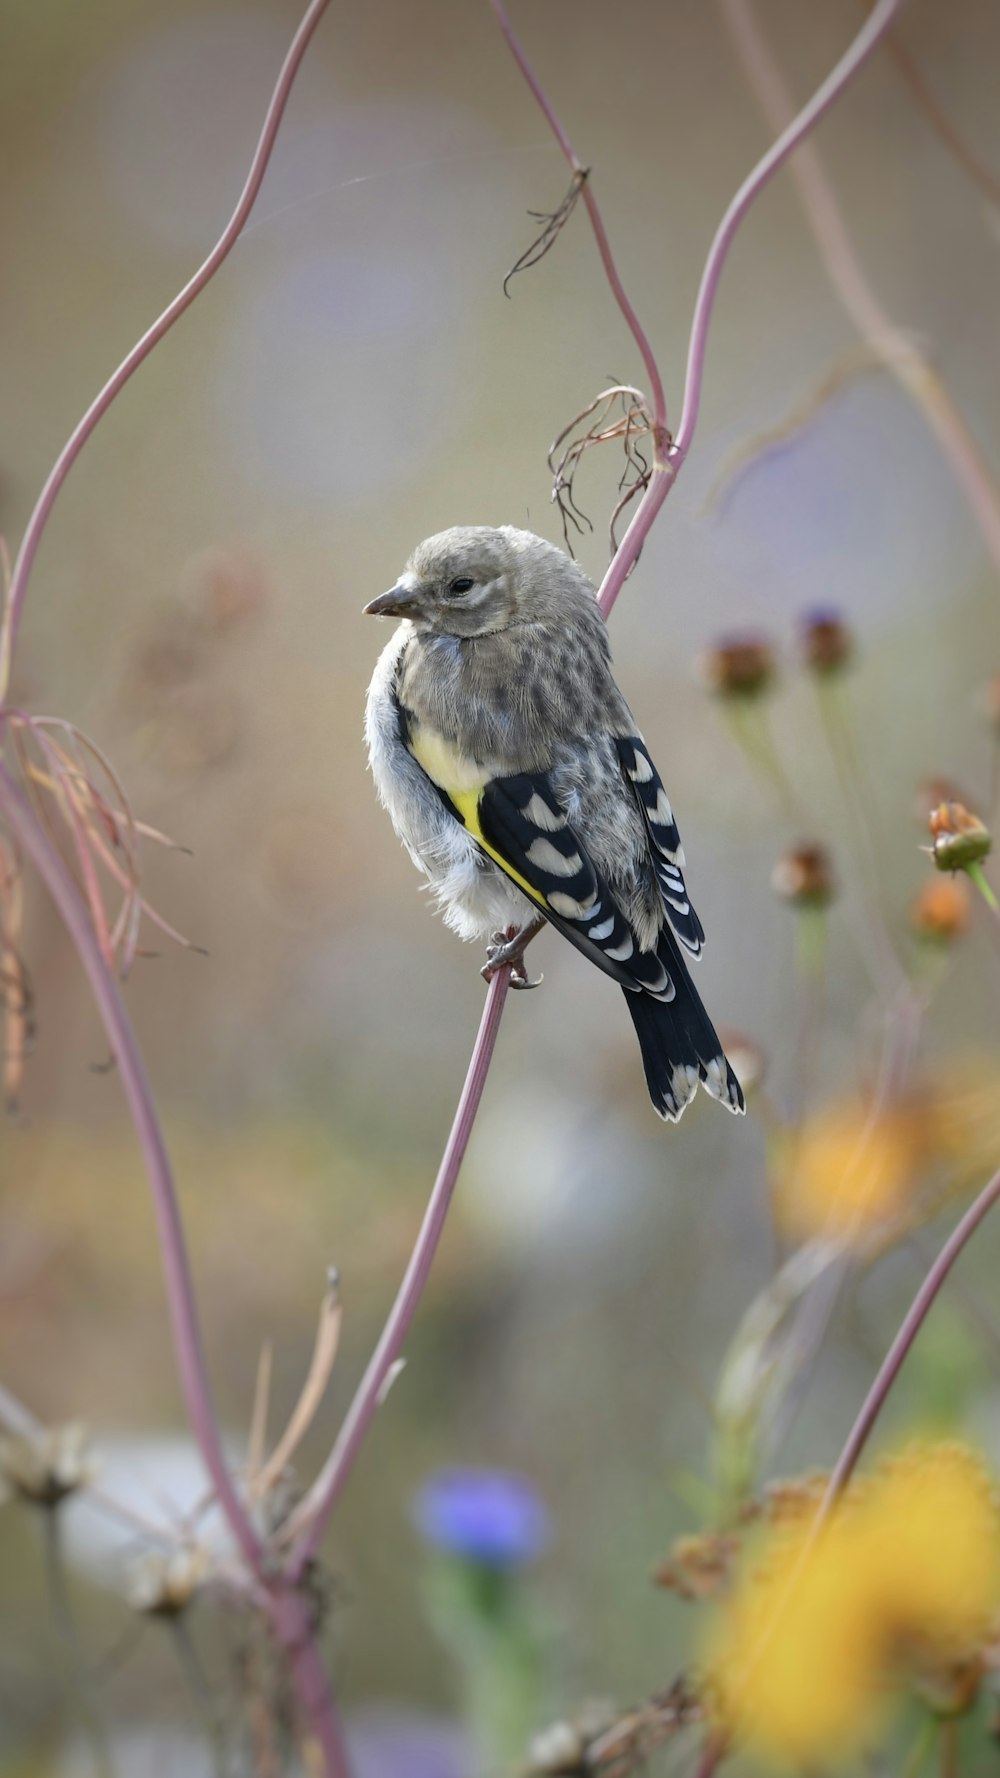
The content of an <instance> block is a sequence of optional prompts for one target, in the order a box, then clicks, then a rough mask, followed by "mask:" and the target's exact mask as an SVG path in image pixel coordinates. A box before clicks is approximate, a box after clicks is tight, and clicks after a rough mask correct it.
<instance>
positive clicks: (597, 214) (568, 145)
mask: <svg viewBox="0 0 1000 1778" xmlns="http://www.w3.org/2000/svg"><path fill="white" fill-rule="evenodd" d="M490 5H491V6H492V8H493V11H494V13H495V14H496V18H497V22H498V24H499V26H500V29H501V31H502V32H503V34H504V36H505V38H506V39H507V43H508V46H509V48H510V52H511V55H512V56H513V57H514V60H515V62H516V63H517V65H518V67H519V68H520V70H521V73H522V74H523V76H524V79H525V81H526V82H527V85H528V86H529V88H530V89H531V92H532V94H533V95H534V98H535V101H536V103H537V105H538V107H539V110H540V111H541V112H542V115H543V116H544V118H545V120H546V122H547V123H548V126H549V129H550V130H551V131H552V134H553V135H554V137H555V139H556V141H557V142H558V144H559V146H560V148H561V149H562V151H563V154H564V155H565V157H566V159H567V161H568V162H569V165H570V168H571V171H572V173H573V178H574V181H577V180H578V181H579V185H580V192H581V194H582V197H583V201H584V203H585V204H586V206H587V215H588V216H589V217H590V226H591V228H592V229H593V231H594V238H595V240H596V242H597V251H598V253H599V254H600V256H601V264H602V265H603V267H604V272H605V276H606V277H607V280H608V283H609V284H610V286H611V291H612V295H613V296H614V299H615V302H616V303H617V304H618V307H619V309H620V310H621V312H622V315H623V316H624V318H625V324H626V326H627V327H628V330H629V332H630V334H631V335H632V338H633V339H634V341H635V343H636V345H637V347H638V349H639V356H640V357H641V359H642V362H643V365H644V366H645V370H646V376H647V377H648V379H649V387H650V392H651V394H652V397H653V422H654V429H655V435H656V437H657V442H658V443H666V437H667V398H666V395H665V394H664V390H663V378H662V377H661V375H660V367H659V365H658V364H657V362H656V354H655V353H654V351H653V348H652V346H651V345H650V343H649V340H648V338H647V336H646V332H645V329H644V327H643V325H642V323H641V321H640V320H639V317H638V315H637V314H636V312H635V310H634V308H633V307H632V304H631V303H630V301H629V299H628V297H627V295H626V293H625V286H624V285H623V283H622V281H621V278H620V277H619V275H618V267H617V266H616V264H615V260H614V255H613V253H612V251H611V243H610V241H609V240H608V235H607V230H606V229H605V226H604V218H603V216H602V215H601V211H600V207H599V205H598V202H597V199H596V198H595V196H594V193H593V188H592V181H591V178H590V169H589V167H585V166H584V164H583V162H582V161H580V160H578V159H577V156H576V150H575V149H574V147H573V144H572V142H571V141H570V139H569V137H568V136H567V134H566V131H565V130H564V129H563V126H562V124H561V123H560V121H559V118H558V116H557V115H556V112H555V108H554V106H553V105H552V103H551V100H550V99H549V98H548V95H547V94H546V92H545V90H544V88H543V87H542V85H541V83H540V81H539V80H538V78H537V76H536V75H535V73H534V70H533V69H532V66H531V63H530V62H529V61H528V58H527V56H526V55H525V53H524V51H523V49H522V48H521V45H520V43H519V42H518V39H517V38H516V37H515V35H514V31H513V27H512V26H511V22H510V20H509V18H508V17H507V9H506V7H505V6H504V3H503V0H490Z"/></svg>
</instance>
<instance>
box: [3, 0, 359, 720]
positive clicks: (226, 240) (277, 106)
mask: <svg viewBox="0 0 1000 1778" xmlns="http://www.w3.org/2000/svg"><path fill="white" fill-rule="evenodd" d="M329 3H330V0H311V3H310V5H309V6H307V8H306V10H305V13H304V14H303V17H302V21H301V23H300V25H299V28H298V30H297V31H296V33H295V36H294V37H293V38H292V41H291V44H290V45H289V49H288V54H287V55H286V57H285V60H284V62H283V63H282V66H281V70H280V72H279V75H278V79H277V82H276V84H275V88H274V91H273V93H272V94H271V98H270V101H269V103H268V107H267V111H266V112H265V114H264V123H263V127H262V129H261V133H260V139H259V141H258V143H257V147H256V149H255V150H254V155H253V159H252V161H251V162H250V171H249V172H248V174H247V178H246V184H245V185H244V187H243V190H242V192H241V193H240V197H239V202H238V203H237V205H236V208H235V210H234V211H233V213H232V216H231V217H230V219H229V221H228V222H227V224H226V226H225V228H224V229H223V231H222V234H221V235H220V236H219V239H218V241H217V242H216V244H215V246H214V247H213V248H212V251H211V253H210V254H209V255H208V258H207V259H206V260H205V261H204V263H203V264H202V265H201V266H200V267H199V269H198V270H197V271H196V272H195V274H194V277H193V278H191V279H190V280H189V281H188V283H187V284H185V286H184V288H183V290H181V291H179V292H178V294H177V295H176V296H175V297H174V299H173V302H171V303H169V304H168V305H167V307H166V308H165V309H164V311H163V313H162V315H160V316H159V317H158V319H157V320H156V321H154V322H153V325H152V327H150V328H148V329H147V331H146V332H145V333H144V334H143V336H142V338H141V339H140V340H137V341H136V344H135V345H134V346H133V347H132V350H131V352H129V354H128V356H127V357H126V358H123V360H122V362H121V364H120V365H119V366H118V369H117V370H116V371H115V373H114V375H113V376H111V377H109V379H108V381H107V382H106V383H105V385H104V387H103V389H102V390H101V391H100V393H99V394H98V395H96V396H95V398H94V400H93V401H92V402H91V404H90V406H89V407H88V409H87V411H86V413H85V414H84V416H83V418H82V419H81V420H80V421H79V423H78V424H77V426H76V427H75V428H74V430H73V431H72V432H71V433H70V436H69V438H68V439H67V440H66V443H65V444H64V445H63V448H62V450H61V451H60V453H59V455H58V457H57V458H56V461H55V463H54V464H53V465H52V468H51V470H50V471H49V475H48V479H47V481H46V483H45V486H44V487H43V489H42V491H41V493H40V494H39V496H38V499H37V501H36V503H35V508H34V511H33V512H32V514H31V517H30V519H29V520H28V524H27V528H26V530H25V533H24V537H23V539H22V541H21V547H20V549H19V550H18V552H17V559H16V561H15V563H14V570H13V573H12V575H11V580H10V587H9V590H8V594H7V603H6V609H5V612H4V618H3V627H2V630H0V704H2V703H3V701H4V699H5V698H6V696H7V687H8V684H9V681H10V670H11V664H12V661H13V655H14V649H15V646H16V643H17V633H18V629H19V627H20V622H21V613H22V610H23V607H24V599H25V595H26V593H27V590H28V579H29V576H30V574H31V570H32V566H33V564H34V560H35V556H36V554H37V551H38V546H39V544H40V543H41V540H42V533H43V532H44V530H45V527H46V525H47V523H48V519H49V514H50V513H51V511H52V508H53V506H54V504H55V501H56V497H57V495H58V493H59V490H60V488H61V487H62V485H63V482H64V481H65V480H66V477H67V476H68V474H69V472H70V470H71V469H72V467H73V465H74V463H75V462H76V460H77V458H78V457H79V455H80V452H81V451H82V450H83V447H84V445H85V444H86V442H87V440H88V438H89V437H90V435H91V433H92V432H93V431H94V428H95V427H96V426H97V424H98V421H99V420H100V419H101V418H102V417H103V415H104V414H106V413H107V411H108V408H109V407H110V406H111V403H112V402H113V401H114V399H115V397H116V396H117V395H118V394H119V393H120V391H121V390H122V389H124V387H125V384H126V383H127V382H128V380H129V378H130V377H131V376H132V374H133V372H134V371H136V370H138V368H139V366H140V364H141V363H142V361H143V359H144V358H148V356H149V354H150V352H151V351H152V350H153V347H154V346H157V345H158V344H159V342H160V340H161V339H162V338H163V336H164V334H166V333H169V331H170V329H171V327H173V324H174V322H175V321H177V320H178V319H179V318H180V316H181V315H183V313H184V310H185V309H186V308H188V307H190V305H191V303H193V302H194V299H195V297H196V296H199V295H200V294H201V292H202V291H203V290H204V288H205V285H206V284H207V283H208V282H209V280H210V279H211V278H213V277H214V276H215V273H216V272H217V271H218V269H219V267H220V265H221V264H222V262H223V260H224V259H226V258H227V256H228V255H229V253H230V252H231V251H232V249H233V247H234V246H235V245H236V242H237V240H238V239H239V236H240V234H241V233H242V230H243V227H244V224H245V223H246V221H247V218H248V216H249V215H250V212H251V210H252V209H253V206H254V203H255V202H256V198H257V193H258V192H259V191H260V188H261V184H262V182H263V179H264V174H265V172H266V171H267V164H268V162H269V160H270V158H271V151H272V149H273V148H274V143H275V138H276V136H277V134H278V128H279V125H280V123H281V119H282V117H283V115H284V111H285V106H286V105H287V103H288V96H289V94H290V92H291V90H292V84H293V82H294V80H295V76H296V74H297V73H298V71H299V66H300V64H301V62H302V58H303V56H304V55H305V53H306V50H307V49H308V47H309V43H310V41H311V39H312V36H313V33H314V32H315V30H316V27H317V25H318V24H319V21H320V19H321V18H322V16H323V14H324V12H325V11H326V9H327V6H328V5H329Z"/></svg>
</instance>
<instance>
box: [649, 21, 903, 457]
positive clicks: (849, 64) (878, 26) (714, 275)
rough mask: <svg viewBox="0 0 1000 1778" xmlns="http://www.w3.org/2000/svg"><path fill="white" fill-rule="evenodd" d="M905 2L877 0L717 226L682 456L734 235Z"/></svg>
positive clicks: (695, 337)
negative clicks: (719, 288) (828, 72)
mask: <svg viewBox="0 0 1000 1778" xmlns="http://www.w3.org/2000/svg"><path fill="white" fill-rule="evenodd" d="M724 3H725V0H724ZM902 3H903V0H878V4H877V5H876V6H874V7H873V8H872V10H871V13H870V14H869V16H868V18H867V19H866V20H865V22H864V24H863V25H862V27H861V29H860V31H859V32H858V34H857V36H856V37H855V39H854V41H853V43H852V44H851V46H850V48H849V49H848V50H847V51H846V52H845V54H844V55H842V56H841V58H840V61H839V62H838V63H837V65H836V67H835V68H834V69H833V70H832V72H831V73H830V74H828V75H827V78H826V79H825V80H824V82H823V84H822V86H821V87H819V88H818V89H817V91H816V92H815V93H814V94H813V96H812V98H811V99H810V101H809V103H808V105H806V106H804V107H803V109H802V110H801V111H800V112H799V113H798V116H797V117H794V118H793V119H792V121H791V123H790V124H789V125H788V127H787V128H786V129H785V130H783V131H782V133H781V135H780V136H779V137H778V140H777V141H776V142H775V143H773V144H772V146H771V147H770V148H769V149H768V151H767V153H766V154H765V155H764V156H763V158H762V159H761V160H759V161H758V162H757V165H756V166H755V168H754V170H753V172H752V173H751V174H750V176H749V178H748V179H745V180H744V181H743V184H742V185H741V186H740V189H739V191H738V192H737V193H736V196H735V197H734V198H733V201H732V203H731V204H730V206H729V208H728V210H727V211H726V214H725V215H724V217H723V218H722V221H721V222H720V224H719V227H718V230H717V232H716V236H715V240H714V241H713V242H712V246H711V250H710V252H709V255H708V259H707V260H706V262H705V270H704V272H703V274H702V279H701V287H700V289H699V291H698V300H697V302H696V304H695V312H694V322H693V324H692V327H691V344H690V347H689V349H688V365H687V376H686V379H685V385H684V408H683V411H682V413H681V423H680V425H679V427H678V428H677V439H676V444H677V449H678V451H679V452H680V453H681V455H682V456H683V455H684V453H685V452H686V451H687V450H688V448H689V446H690V444H691V440H692V438H693V436H694V430H695V427H696V425H697V423H698V410H699V407H700V405H701V384H702V375H703V372H704V368H705V353H706V349H707V346H708V329H709V323H710V322H711V319H712V309H713V307H714V304H715V296H716V291H717V290H718V287H719V278H720V276H721V274H722V268H723V265H724V264H725V260H726V255H727V253H728V252H729V248H730V246H731V245H732V240H733V236H734V235H735V233H736V230H737V229H738V228H739V225H740V223H741V222H742V221H743V218H744V216H745V215H746V213H747V211H748V209H749V208H750V205H751V204H752V203H753V201H754V199H755V198H756V197H757V195H758V193H759V192H760V190H761V187H762V186H764V185H766V183H767V181H768V180H769V179H770V178H771V177H772V175H773V174H774V173H776V172H777V171H778V168H779V167H780V166H781V165H782V164H783V163H784V162H785V161H786V160H787V159H788V156H789V155H790V154H791V152H792V150H793V149H794V148H797V147H798V145H799V143H800V142H801V141H802V138H803V137H804V136H807V135H808V134H809V131H810V130H811V129H813V128H814V127H815V125H816V124H817V123H818V122H819V120H820V118H821V117H822V116H823V115H824V113H825V112H827V111H829V109H830V106H831V105H832V104H833V102H834V100H835V99H838V98H839V97H840V95H841V93H842V92H843V90H844V88H845V87H846V86H847V85H849V83H850V82H851V81H852V80H853V79H854V76H855V75H856V74H857V73H858V71H859V70H860V69H861V68H862V67H863V66H864V64H865V62H866V61H867V60H868V57H869V56H870V55H871V53H872V50H873V49H874V48H875V46H876V44H877V43H878V42H879V40H880V38H882V37H883V36H884V35H885V33H886V31H887V30H888V28H889V26H890V24H891V23H892V20H893V19H894V18H895V16H896V14H897V12H898V11H899V9H900V7H901V5H902ZM730 10H731V9H730Z"/></svg>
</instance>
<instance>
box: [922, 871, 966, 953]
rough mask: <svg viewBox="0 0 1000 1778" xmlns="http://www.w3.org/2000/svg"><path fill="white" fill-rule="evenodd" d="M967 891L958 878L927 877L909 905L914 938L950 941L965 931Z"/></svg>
mask: <svg viewBox="0 0 1000 1778" xmlns="http://www.w3.org/2000/svg"><path fill="white" fill-rule="evenodd" d="M969 916H970V901H969V891H968V889H967V887H966V884H965V880H964V878H962V877H929V878H928V879H927V882H926V883H925V884H924V885H923V888H922V889H921V890H920V893H919V895H917V896H916V897H915V898H914V901H913V904H912V906H911V908H910V925H911V926H912V927H913V930H914V932H915V933H916V934H917V937H918V938H925V939H930V940H931V942H932V943H934V944H951V943H952V941H953V940H954V939H956V938H961V937H962V935H963V934H964V933H965V932H966V931H967V929H968V925H969Z"/></svg>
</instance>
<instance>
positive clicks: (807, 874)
mask: <svg viewBox="0 0 1000 1778" xmlns="http://www.w3.org/2000/svg"><path fill="white" fill-rule="evenodd" d="M771 887H772V889H773V890H774V892H775V894H776V895H780V896H781V898H782V900H783V901H790V902H792V903H794V905H795V906H796V907H812V908H822V907H826V906H827V904H828V903H829V902H831V901H832V900H833V893H834V888H833V867H832V865H831V863H830V855H829V853H828V852H827V850H826V848H825V846H817V845H804V846H793V847H791V848H790V850H789V851H787V852H783V853H782V855H781V857H780V858H779V859H778V862H777V864H776V865H775V867H774V869H773V871H772V872H771Z"/></svg>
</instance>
